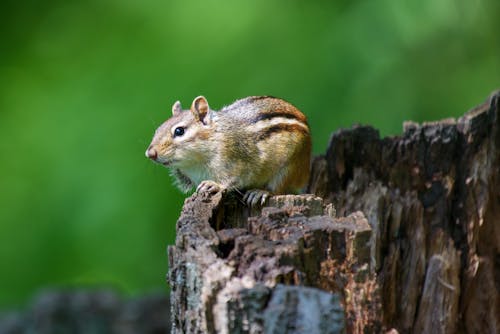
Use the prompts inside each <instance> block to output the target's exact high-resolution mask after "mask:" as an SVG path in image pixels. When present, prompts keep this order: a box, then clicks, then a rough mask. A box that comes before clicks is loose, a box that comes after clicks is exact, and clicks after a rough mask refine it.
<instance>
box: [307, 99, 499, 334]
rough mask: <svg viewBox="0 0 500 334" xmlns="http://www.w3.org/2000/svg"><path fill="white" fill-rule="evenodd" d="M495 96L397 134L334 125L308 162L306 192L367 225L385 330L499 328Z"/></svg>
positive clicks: (411, 125) (484, 330)
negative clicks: (327, 140)
mask: <svg viewBox="0 0 500 334" xmlns="http://www.w3.org/2000/svg"><path fill="white" fill-rule="evenodd" d="M499 98H500V93H498V92H497V93H494V94H492V95H491V97H490V98H488V100H487V101H486V102H485V103H484V104H482V105H480V106H479V107H477V108H475V109H473V110H471V111H470V112H468V113H466V114H465V115H464V116H463V117H461V118H459V119H458V120H453V119H448V120H443V121H440V122H433V123H424V124H423V125H418V124H415V123H406V124H405V126H404V133H403V135H402V136H400V137H391V138H380V137H379V135H378V132H377V131H376V130H374V129H372V128H370V127H355V128H353V129H350V130H340V131H338V132H336V133H335V134H333V136H332V138H331V141H330V145H329V147H328V150H327V153H326V154H325V155H324V156H321V157H317V158H316V159H315V161H314V167H313V173H314V174H315V176H314V177H313V178H312V182H311V184H310V188H309V190H310V191H311V192H314V193H316V194H317V195H320V196H323V197H324V198H325V199H326V200H327V201H329V202H332V203H334V205H335V208H336V209H337V211H338V214H339V215H340V216H344V215H347V214H349V213H351V212H355V211H361V212H363V213H364V214H365V216H366V217H367V219H368V221H369V223H370V226H371V227H372V229H373V239H372V250H373V254H374V263H373V265H374V267H375V268H376V273H377V275H378V281H377V282H378V283H379V284H380V286H381V289H382V294H381V296H382V311H383V324H384V325H385V326H384V327H386V328H391V327H393V328H396V329H397V330H398V331H399V332H402V333H407V332H412V333H457V332H458V333H464V332H467V333H498V332H500V294H499V292H500V224H499V221H500V196H499V195H500V191H499V189H500V184H499V181H500V179H499V169H500V118H499V114H498V113H499V109H498V108H499V107H498V106H499ZM325 184H328V186H325Z"/></svg>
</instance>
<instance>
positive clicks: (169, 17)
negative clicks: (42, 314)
mask: <svg viewBox="0 0 500 334" xmlns="http://www.w3.org/2000/svg"><path fill="white" fill-rule="evenodd" d="M499 3H500V2H498V1H496V0H491V1H483V0H476V1H466V0H456V1H452V0H438V1H436V0H424V1H397V0H392V1H390V0H377V1H375V0H373V1H368V0H366V1H345V0H342V1H307V2H306V1H293V0H292V1H284V0H283V1H269V0H268V1H263V0H253V1H227V0H226V1H214V0H208V1H191V0H184V1H153V0H146V1H127V0H120V1H118V0H115V1H97V0H90V1H81V0H77V1H62V0H47V1H34V0H31V1H22V2H21V1H18V2H14V1H12V0H9V1H3V2H2V5H1V10H0V34H1V35H0V37H1V44H0V159H1V160H0V307H2V308H4V307H13V306H19V305H23V304H24V303H26V301H27V300H29V297H30V296H31V295H32V294H33V293H35V292H36V291H38V290H39V289H41V288H44V287H47V286H66V287H67V286H70V287H71V286H79V287H80V286H108V285H111V286H114V287H116V288H118V289H120V290H121V291H124V292H125V293H131V294H136V293H143V292H146V291H149V290H155V289H167V286H166V283H165V273H166V271H167V257H166V246H167V244H172V243H173V241H174V237H175V221H176V218H177V216H178V214H179V210H180V208H181V206H182V203H183V198H184V196H183V195H182V194H180V192H179V191H178V190H177V189H175V188H174V187H173V186H172V183H171V179H170V177H169V175H168V172H167V170H165V169H164V168H162V167H160V166H158V165H154V164H153V163H151V162H150V161H148V160H147V159H146V158H145V157H144V151H145V149H146V147H147V145H148V144H149V141H150V139H151V137H152V135H153V132H154V130H155V128H156V127H157V126H158V125H159V124H160V123H161V122H162V121H163V120H165V119H166V118H167V117H169V115H170V108H171V105H172V104H173V102H175V101H176V100H181V102H182V103H183V105H184V106H185V107H187V106H189V105H190V103H191V101H192V99H193V98H194V97H195V96H197V95H200V94H203V95H205V96H206V97H207V99H208V101H209V103H210V105H211V107H212V108H214V109H219V108H220V107H222V106H223V105H225V104H229V103H231V102H232V101H234V100H235V99H237V98H241V97H245V96H249V95H260V94H269V95H274V96H278V97H282V98H285V99H287V100H289V101H290V102H292V103H293V104H295V105H296V106H297V107H299V109H301V110H302V111H303V112H304V113H306V114H307V115H308V117H309V120H310V124H311V127H312V131H313V135H314V152H315V153H320V152H323V151H324V150H325V148H326V145H327V142H328V138H329V134H330V133H331V132H332V131H334V130H335V129H337V128H339V127H349V126H351V125H352V124H354V123H363V124H372V125H374V126H375V127H377V128H379V129H380V130H381V133H382V134H383V135H395V134H398V133H400V132H401V124H402V122H403V121H404V120H415V121H424V120H436V119H439V118H444V117H457V116H460V115H461V114H462V113H463V112H465V111H466V110H467V109H468V108H470V107H472V106H474V105H476V104H478V103H480V102H482V101H483V100H484V99H485V98H486V96H487V95H488V94H489V93H490V92H491V91H492V90H493V89H495V88H497V87H499V86H500V37H499V36H500V20H499V19H498V17H499V13H500V11H499V10H500V7H499V5H498V4H499Z"/></svg>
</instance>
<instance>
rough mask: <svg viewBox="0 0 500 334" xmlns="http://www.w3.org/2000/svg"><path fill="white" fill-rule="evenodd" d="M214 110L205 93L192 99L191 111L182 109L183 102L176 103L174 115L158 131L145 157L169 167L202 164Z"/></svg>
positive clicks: (201, 165) (173, 110)
mask: <svg viewBox="0 0 500 334" xmlns="http://www.w3.org/2000/svg"><path fill="white" fill-rule="evenodd" d="M212 112H213V111H211V110H210V108H209V106H208V102H207V100H206V99H205V98H204V97H203V96H198V97H197V98H195V99H194V100H193V103H192V104H191V108H190V110H182V107H181V103H180V102H179V101H177V102H175V103H174V105H173V106H172V117H171V118H169V119H168V120H167V121H166V122H165V123H163V124H162V125H161V126H160V127H159V128H158V129H157V130H156V132H155V135H154V137H153V140H152V141H151V144H150V145H149V147H148V149H147V150H146V157H148V158H150V159H151V160H153V161H155V162H157V163H160V164H162V165H164V166H167V167H177V168H181V169H182V168H193V167H196V166H200V167H203V164H204V162H205V161H206V159H207V156H208V153H209V149H208V148H207V139H209V138H210V135H211V132H212V122H213V121H212Z"/></svg>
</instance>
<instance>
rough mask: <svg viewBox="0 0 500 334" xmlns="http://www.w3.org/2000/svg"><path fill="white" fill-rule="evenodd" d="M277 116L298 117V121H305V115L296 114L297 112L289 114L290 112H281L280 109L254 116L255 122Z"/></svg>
mask: <svg viewBox="0 0 500 334" xmlns="http://www.w3.org/2000/svg"><path fill="white" fill-rule="evenodd" d="M275 117H283V118H288V119H296V120H297V121H299V122H302V123H304V117H298V115H296V114H289V113H284V112H280V111H277V112H266V113H263V114H260V115H258V116H257V117H255V118H254V120H253V123H257V122H259V121H264V120H266V119H271V118H275Z"/></svg>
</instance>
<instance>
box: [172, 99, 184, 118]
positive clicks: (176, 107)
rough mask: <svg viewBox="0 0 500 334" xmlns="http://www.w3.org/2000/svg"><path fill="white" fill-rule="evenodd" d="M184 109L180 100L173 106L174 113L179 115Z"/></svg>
mask: <svg viewBox="0 0 500 334" xmlns="http://www.w3.org/2000/svg"><path fill="white" fill-rule="evenodd" d="M181 111H182V107H181V103H180V102H179V101H177V102H175V103H174V105H173V106H172V115H174V116H175V115H178V114H179V113H180V112H181Z"/></svg>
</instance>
